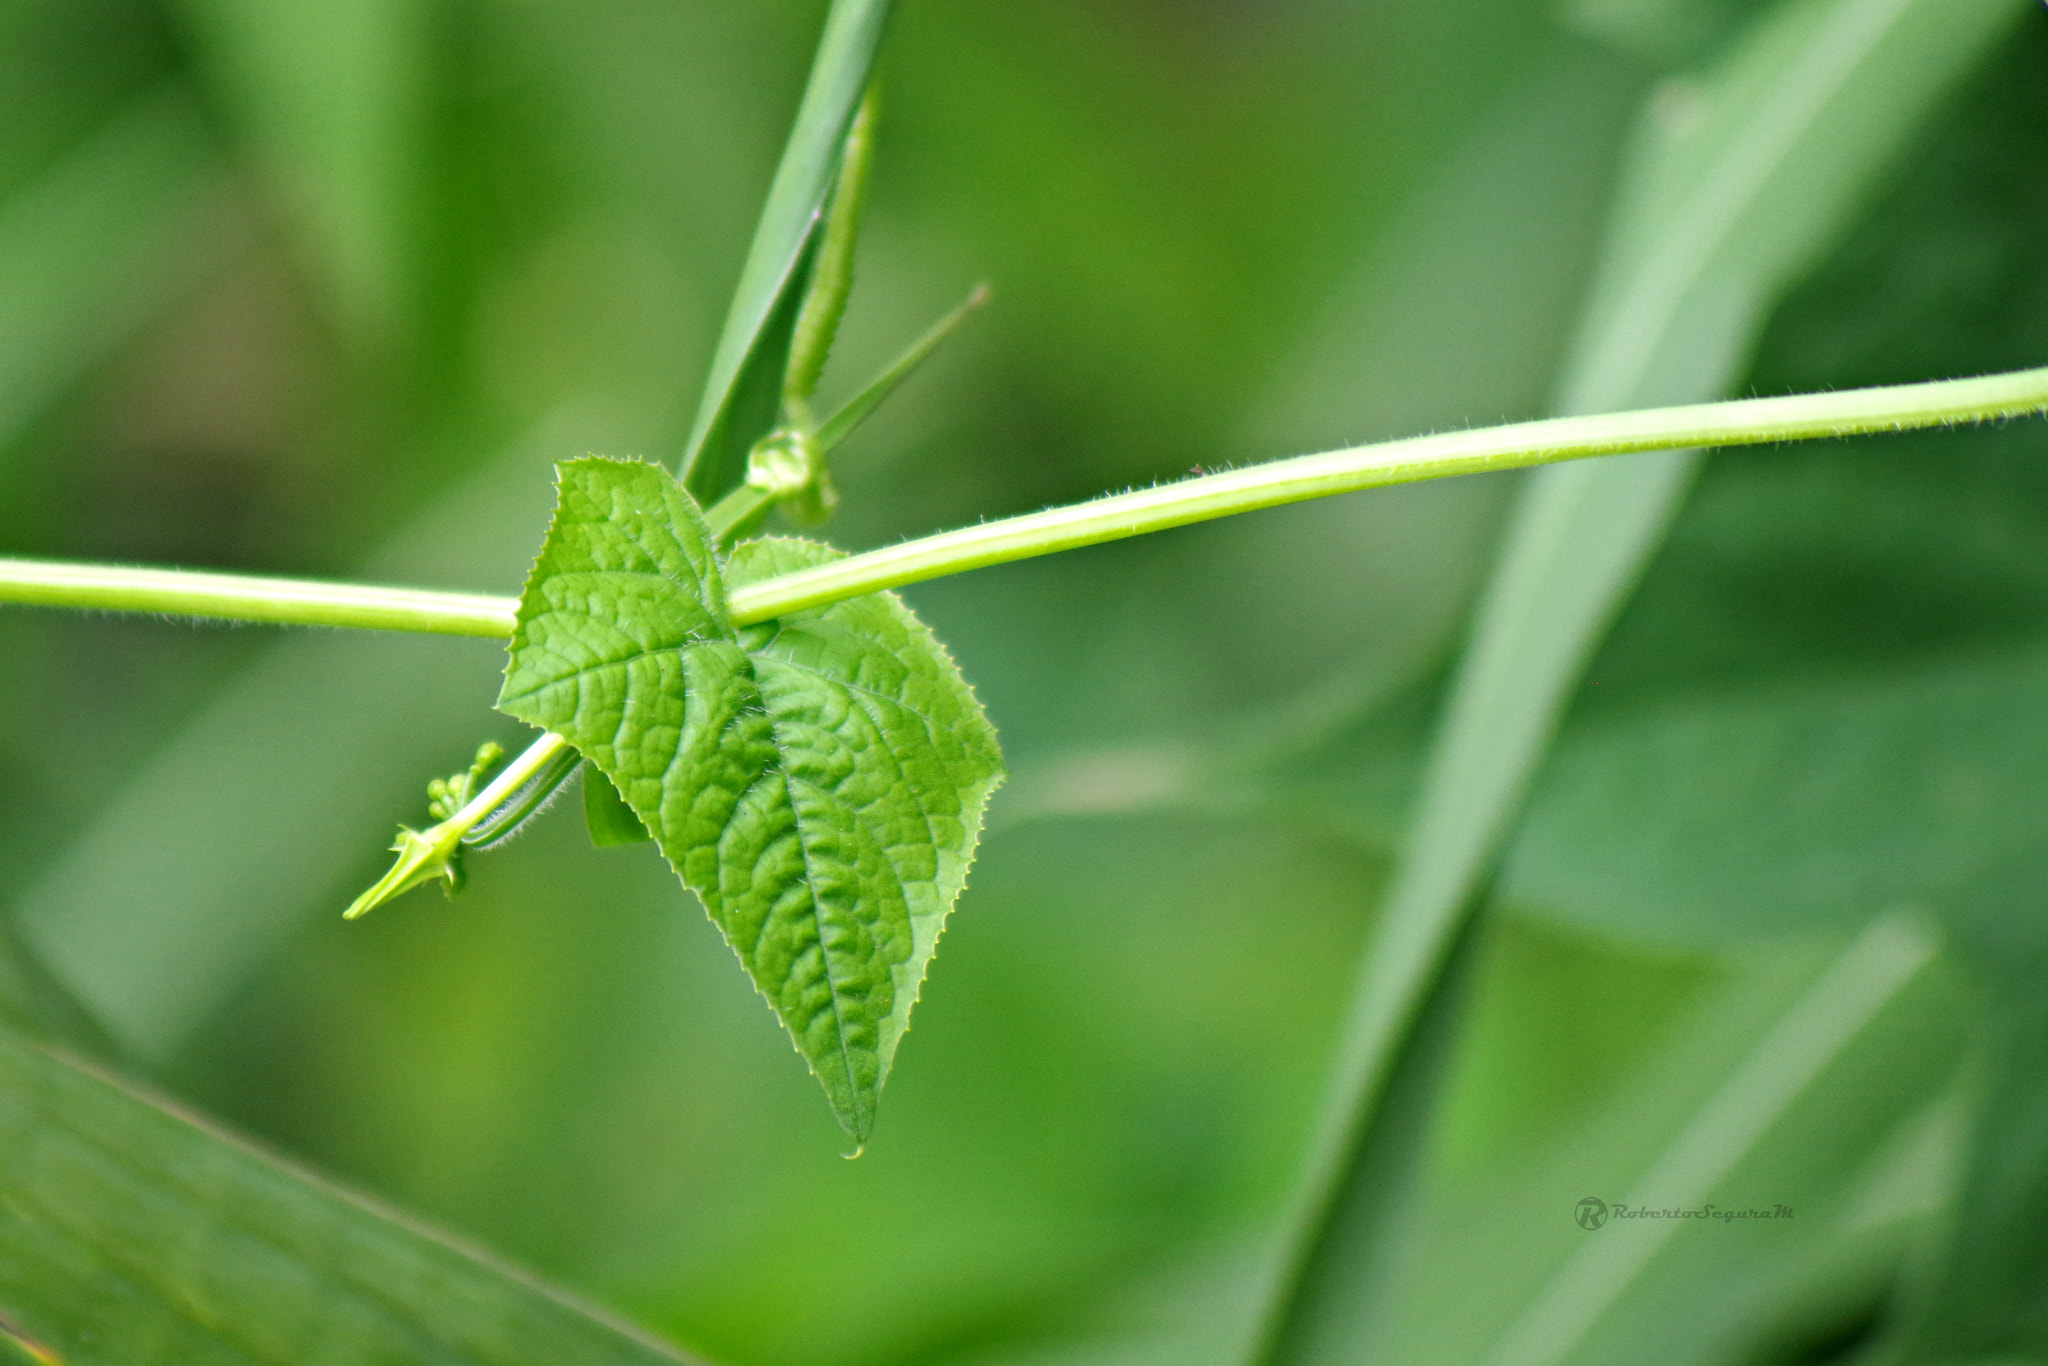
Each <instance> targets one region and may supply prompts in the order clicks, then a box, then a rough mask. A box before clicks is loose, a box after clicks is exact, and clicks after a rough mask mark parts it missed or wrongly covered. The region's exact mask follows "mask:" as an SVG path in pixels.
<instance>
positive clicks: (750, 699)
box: [499, 460, 1002, 1143]
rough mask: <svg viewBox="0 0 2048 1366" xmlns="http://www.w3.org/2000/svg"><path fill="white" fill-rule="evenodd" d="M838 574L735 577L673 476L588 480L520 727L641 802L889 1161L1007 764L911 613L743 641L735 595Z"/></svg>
mask: <svg viewBox="0 0 2048 1366" xmlns="http://www.w3.org/2000/svg"><path fill="white" fill-rule="evenodd" d="M837 557H838V556H837V552H835V551H832V550H829V549H827V548H825V547H823V546H818V545H813V544H810V543H807V542H803V541H792V540H779V539H778V540H766V541H754V542H749V543H746V544H744V545H741V546H739V547H737V548H736V549H735V550H734V551H733V554H732V558H731V563H730V565H729V567H721V566H720V565H719V563H718V561H717V557H716V555H715V553H714V552H713V550H712V541H711V537H710V533H709V532H708V531H707V530H706V528H705V526H704V520H703V517H702V514H701V513H700V512H699V511H698V509H697V506H696V504H695V503H694V502H693V501H692V500H691V498H690V496H689V494H688V493H687V492H686V491H685V490H684V489H683V488H682V486H681V485H680V484H679V483H677V482H676V481H675V480H674V479H672V478H670V477H669V476H668V474H667V473H666V472H665V471H663V470H661V469H659V468H657V467H655V466H652V465H645V464H638V463H634V462H626V461H610V460H579V461H573V462H570V463H567V464H564V465H562V466H561V467H560V505H559V506H558V508H557V510H556V514H555V520H554V524H553V525H552V526H551V527H550V528H549V531H548V538H547V542H546V544H545V545H544V546H543V548H542V550H541V554H540V558H539V560H538V562H537V563H536V564H535V566H534V572H533V576H532V578H531V579H530V580H529V582H528V584H527V588H526V592H525V595H524V596H523V597H522V598H521V600H520V608H519V629H518V632H517V633H516V634H515V635H514V637H513V641H512V646H511V664H510V666H509V667H508V669H507V670H506V676H505V687H504V692H503V694H502V696H501V697H500V699H499V706H500V708H501V709H503V710H504V711H506V712H508V713H510V714H511V715H513V716H516V717H518V718H520V719H521V720H524V721H528V722H530V723H532V724H534V725H537V726H544V727H546V728H547V729H548V730H550V731H553V732H554V733H556V734H558V735H561V736H562V737H563V738H565V739H567V740H568V741H569V742H570V743H571V744H572V745H574V746H575V747H576V748H577V750H578V751H580V752H581V753H582V754H583V755H584V757H585V758H587V759H589V760H590V761H591V762H592V763H593V764H595V765H596V766H597V768H598V769H599V770H600V771H601V772H602V773H603V774H604V775H605V776H606V777H607V778H609V779H610V780H611V781H612V782H613V783H614V784H616V785H617V787H618V789H619V792H620V794H621V795H623V796H624V797H625V799H626V802H627V804H628V805H629V806H631V807H632V809H633V811H634V813H635V814H636V815H637V816H638V817H639V818H640V819H641V821H642V822H644V823H645V824H646V826H647V828H648V829H649V830H650V831H652V832H653V834H654V838H655V841H656V842H657V843H658V844H659V845H660V846H661V850H662V853H663V854H664V855H665V856H666V857H667V858H668V861H669V863H670V865H671V866H672V867H673V868H674V869H675V870H676V873H677V875H678V876H680V877H681V878H682V880H683V883H684V885H685V886H687V887H689V888H690V889H691V890H692V891H694V892H696V893H697V895H698V896H699V897H700V898H701V899H702V900H703V902H704V906H705V909H706V910H707V911H708V912H709V913H710V916H711V919H712V920H713V921H714V922H715V923H716V924H717V925H718V927H719V929H720V931H721V932H722V933H723V934H724V935H725V938H726V942H727V943H729V944H730V945H731V946H732V948H733V950H734V952H736V953H737V954H738V955H739V957H740V961H741V962H742V963H743V964H745V966H746V969H747V972H748V973H749V975H751V976H752V977H753V979H754V984H755V985H756V986H757V987H758V988H760V990H761V993H762V994H763V995H764V996H766V997H767V998H768V1001H769V1004H770V1005H771V1006H773V1007H774V1009H775V1012H776V1014H777V1015H779V1016H780V1017H781V1018H782V1021H783V1023H784V1024H785V1025H786V1026H787V1027H788V1028H789V1031H790V1034H791V1036H792V1037H793V1038H794V1039H795V1041H796V1045H797V1049H798V1051H799V1052H801V1053H802V1054H803V1055H804V1058H805V1060H806V1061H808V1062H809V1063H810V1065H811V1070H812V1071H813V1072H814V1073H815V1074H816V1075H817V1077H818V1080H819V1081H820V1082H821V1083H822V1084H823V1085H824V1087H825V1093H826V1095H827V1097H828V1098H829V1099H830V1101H831V1103H832V1108H833V1110H834V1112H835V1113H836V1114H837V1115H838V1117H839V1121H840V1123H841V1124H843V1125H845V1127H846V1128H847V1130H848V1131H849V1132H850V1133H852V1134H853V1135H854V1137H855V1138H856V1139H857V1140H858V1141H860V1142H863V1143H865V1142H866V1141H867V1138H868V1135H869V1134H870V1133H871V1132H872V1130H873V1126H874V1108H875V1099H876V1096H877V1095H878V1094H879V1092H880V1090H881V1087H882V1083H883V1081H884V1080H885V1079H886V1078H887V1077H888V1073H889V1065H890V1063H891V1061H892V1060H893V1058H894V1056H895V1052H896V1046H897V1043H898V1041H899V1040H900V1039H901V1038H902V1035H903V1031H904V1029H905V1028H907V1027H908V1024H909V1020H910V1009H911V1006H912V1005H913V1004H914V1003H915V1001H916V999H917V993H918V989H919V986H920V985H921V983H922V982H923V980H924V974H925V969H926V967H927V965H928V964H929V963H930V961H931V956H932V950H933V948H934V947H935V946H936V944H937V942H938V937H939V932H940V930H941V929H942V928H943V927H944V924H945V919H946V915H947V913H948V911H950V910H951V908H952V905H953V901H954V899H955V898H956V897H957V896H958V895H959V893H960V888H961V887H962V885H963V884H964V883H965V881H966V877H967V867H968V863H969V862H970V860H971V858H972V855H973V851H974V845H975V841H976V840H977V838H978V837H979V834H980V829H981V815H982V810H983V808H984V806H985V805H986V803H987V800H988V795H989V793H990V792H991V791H992V790H993V789H994V788H995V785H996V783H997V782H998V781H999V780H1000V778H1001V775H1002V761H1001V754H1000V752H999V750H998V749H997V747H996V741H995V734H994V731H993V730H992V729H991V728H990V726H989V724H988V722H987V720H986V719H985V718H984V717H983V715H982V713H981V708H980V706H979V704H978V703H977V702H976V701H975V700H974V695H973V693H972V692H971V691H970V690H969V689H968V688H967V685H966V684H965V683H964V682H963V681H962V680H961V678H960V675H959V672H958V671H957V670H956V669H955V668H954V666H953V663H952V660H951V659H950V658H949V657H948V656H947V655H946V652H945V650H944V649H943V648H942V647H941V646H940V645H939V644H938V642H937V641H936V640H934V639H933V638H932V635H931V633H930V632H929V631H927V630H926V629H925V628H924V626H923V625H922V624H921V623H919V622H918V620H917V619H916V618H915V617H914V616H912V615H911V613H910V611H909V609H908V608H906V607H904V606H903V604H902V603H901V602H900V601H898V600H897V599H896V598H895V597H893V596H892V595H889V594H875V595H871V596H869V597H864V598H857V599H854V600H852V601H850V602H843V603H838V604H835V605H833V606H830V607H826V608H823V609H818V610H813V611H805V612H797V613H792V614H790V615H788V616H785V617H781V618H777V619H775V620H772V621H767V622H762V623H760V624H758V625H754V626H749V627H747V628H745V629H744V630H737V629H735V628H734V626H733V625H732V622H731V618H730V616H729V614H728V612H727V609H726V583H727V579H728V577H729V578H730V581H731V583H732V584H733V586H735V587H737V586H741V585H744V584H748V583H752V582H756V581H758V580H761V579H764V578H768V577H772V576H774V575H776V574H781V573H787V572H791V571H794V570H797V569H803V568H809V567H811V566H814V565H818V564H823V563H826V562H828V561H830V560H832V559H835V558H837Z"/></svg>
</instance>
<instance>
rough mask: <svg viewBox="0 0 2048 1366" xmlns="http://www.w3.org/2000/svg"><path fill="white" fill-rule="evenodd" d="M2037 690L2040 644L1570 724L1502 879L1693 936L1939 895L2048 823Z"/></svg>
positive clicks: (2036, 837)
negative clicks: (2012, 651) (2042, 797)
mask: <svg viewBox="0 0 2048 1366" xmlns="http://www.w3.org/2000/svg"><path fill="white" fill-rule="evenodd" d="M2044 696H2048V653H2044V652H2043V651H2041V650H2040V649H2039V648H2036V649H2033V650H2029V651H2025V652H2022V653H2016V654H2012V655H2008V656H2006V657H2004V658H1996V657H1994V658H1989V659H1976V660H1964V661H1943V662H1941V663H1938V664H1935V665H1932V666H1923V667H1920V668H1915V669H1898V670H1888V671H1886V672H1885V673H1884V674H1880V675H1878V676H1877V677H1874V678H1869V677H1866V678H1855V679H1851V680H1844V681H1833V682H1827V681H1818V680H1813V681H1806V682H1802V683H1796V684H1793V683H1780V684H1776V685H1772V686H1764V687H1758V688H1754V689H1748V690H1745V691H1743V692H1741V693H1738V694H1735V695H1732V696H1727V697H1720V698H1713V699H1700V698H1693V699H1686V700H1677V701H1674V702H1672V703H1669V704H1666V705H1663V706H1653V707H1643V708H1641V709H1631V711H1630V712H1627V713H1624V714H1622V715H1620V716H1616V717H1614V718H1611V719H1609V720H1607V721H1605V722H1599V723H1595V722H1590V721H1589V722H1588V723H1587V724H1585V725H1584V726H1574V728H1573V731H1572V733H1571V735H1570V736H1569V737H1568V739H1567V740H1566V741H1565V742H1564V743H1563V744H1561V745H1560V746H1559V747H1558V750H1557V753H1556V755H1555V757H1554V759H1553V762H1552V763H1551V765H1550V767H1549V768H1547V769H1546V771H1545V773H1544V777H1543V781H1542V783H1541V784H1540V785H1539V787H1538V790H1537V793H1536V797H1535V800H1534V802H1533V803H1532V805H1531V808H1530V812H1529V817H1528V820H1527V822H1526V824H1525V825H1524V826H1523V828H1522V831H1521V834H1520V836H1519V838H1518V839H1517V840H1516V842H1515V845H1514V848H1513V851H1512V854H1511V856H1510V858H1509V861H1508V863H1507V865H1506V868H1505V869H1504V874H1503V884H1504V892H1505V894H1506V895H1507V896H1508V897H1509V898H1511V899H1512V900H1514V901H1515V902H1516V903H1517V904H1521V905H1527V906H1533V907H1538V908H1541V909H1543V910H1544V912H1545V913H1546V914H1549V915H1552V916H1554V917H1556V918H1560V919H1564V920H1568V921H1573V922H1576V923H1578V924H1581V925H1585V926H1588V927H1591V928H1595V929H1597V930H1599V931H1600V932H1602V933H1606V934H1620V935H1623V936H1633V937H1637V938H1640V939H1648V940H1652V941H1661V942H1664V943H1685V944H1723V943H1728V942H1730V941H1733V942H1737V943H1740V942H1742V941H1744V940H1748V941H1752V942H1754V941H1756V940H1761V939H1768V938H1771V937H1774V936H1786V935H1791V936H1797V935H1812V934H1816V933H1825V932H1832V931H1838V930H1843V929H1848V928H1853V927H1854V926H1855V925H1857V924H1859V923H1861V922H1862V921H1864V920H1867V919H1869V918H1870V917H1871V916H1873V915H1875V914H1876V913H1877V912H1879V911H1881V910H1883V909H1884V908H1886V907H1887V906H1897V905H1901V904H1907V905H1933V906H1937V907H1939V906H1941V905H1943V904H1944V903H1945V901H1946V900H1947V898H1949V897H1950V896H1952V895H1955V894H1956V893H1957V891H1958V889H1960V888H1962V887H1965V886H1967V885H1969V884H1970V883H1971V882H1972V881H1973V880H1974V879H1976V878H1977V877H1979V876H1981V875H1982V874H1983V872H1984V870H1986V869H1988V868H1991V867H1994V866H1996V865H1998V864H2000V863H2002V862H2004V861H2006V860H2008V859H2011V858H2015V857H2018V856H2019V855H2020V854H2022V853H2024V852H2025V851H2027V850H2029V849H2031V848H2033V847H2034V846H2036V845H2037V844H2040V843H2041V842H2043V841H2044V840H2048V811H2043V809H2042V807H2041V803H2040V801H2039V800H2038V794H2039V791H2040V786H2041V780H2042V774H2043V773H2048V714H2044V712H2043V709H2042V706H2041V701H2042V698H2043V697H2044Z"/></svg>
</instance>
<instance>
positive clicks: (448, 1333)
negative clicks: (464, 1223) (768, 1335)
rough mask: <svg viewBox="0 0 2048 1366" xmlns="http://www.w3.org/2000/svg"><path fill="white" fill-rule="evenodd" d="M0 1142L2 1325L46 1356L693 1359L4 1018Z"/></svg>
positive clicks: (637, 1363)
mask: <svg viewBox="0 0 2048 1366" xmlns="http://www.w3.org/2000/svg"><path fill="white" fill-rule="evenodd" d="M0 1153H5V1154H6V1157H5V1160H0V1324H6V1323H7V1322H8V1321H10V1320H11V1321H12V1324H13V1326H14V1327H15V1328H16V1330H17V1331H18V1333H19V1334H20V1335H22V1336H25V1337H27V1338H28V1339H29V1340H31V1341H33V1342H36V1343H39V1344H40V1345H41V1348H42V1349H43V1350H45V1351H46V1352H47V1353H48V1355H47V1356H46V1357H44V1358H41V1359H42V1360H46V1361H50V1362H61V1363H62V1364H63V1366H99V1364H100V1363H105V1366H151V1364H152V1363H163V1364H164V1366H171V1363H177V1366H185V1364H186V1363H196V1362H206V1363H209V1364H213V1363H218V1364H219V1366H258V1364H259V1363H276V1364H277V1366H285V1363H291V1366H311V1364H312V1363H326V1362H331V1363H337V1364H338V1363H343V1362H346V1363H348V1366H379V1364H380V1363H388V1364H389V1366H399V1363H405V1364H406V1366H416V1364H417V1363H426V1362H432V1363H436V1364H437V1366H440V1364H444V1363H445V1366H456V1363H473V1364H474V1366H484V1364H485V1363H491V1364H492V1366H564V1363H576V1366H652V1363H658V1362H667V1363H674V1362H679V1361H682V1360H683V1358H682V1357H681V1356H680V1355H678V1354H677V1353H675V1352H673V1351H671V1350H670V1349H668V1348H666V1347H664V1346H661V1345H659V1344H657V1343H655V1342H653V1341H651V1340H649V1339H647V1338H645V1337H642V1336H641V1335H639V1334H637V1333H635V1332H633V1331H632V1330H631V1329H628V1328H625V1327H623V1326H621V1325H618V1324H615V1323H611V1322H607V1321H606V1320H604V1319H603V1318H601V1317H599V1316H597V1315H596V1314H595V1313H593V1312H592V1311H590V1310H588V1309H585V1308H583V1307H581V1306H578V1305H576V1304H574V1303H572V1302H570V1301H568V1300H566V1299H565V1298H563V1297H561V1296H560V1295H558V1294H557V1293H555V1292H553V1291H551V1290H548V1289H546V1288H544V1287H542V1286H540V1285H538V1284H536V1283H535V1282H534V1281H533V1280H531V1279H530V1278H528V1277H527V1276H525V1275H523V1274H521V1273H519V1272H516V1271H512V1270H508V1269H506V1268H503V1267H500V1266H497V1265H494V1264H492V1263H491V1262H489V1261H487V1260H485V1259H484V1258H482V1257H480V1256H479V1255H477V1254H476V1253H474V1252H471V1251H468V1250H465V1249H463V1248H460V1247H458V1246H455V1245H454V1244H452V1243H449V1242H447V1241H446V1240H444V1239H442V1238H441V1237H439V1236H437V1235H435V1234H433V1233H430V1232H428V1231H426V1230H424V1229H422V1228H420V1227H418V1226H416V1225H414V1224H412V1223H410V1222H409V1221H404V1220H401V1219H399V1218H398V1217H396V1216H394V1215H392V1214H390V1213H387V1212H386V1211H384V1210H381V1209H379V1208H377V1207H376V1206H374V1205H371V1204H369V1203H368V1202H365V1201H363V1200H361V1199H359V1198H357V1197H355V1196H352V1195H349V1194H346V1193H344V1192H342V1191H340V1190H337V1189H335V1188H334V1187H332V1186H329V1185H327V1184H325V1183H323V1182H321V1181H318V1180H315V1179H314V1178H312V1177H310V1176H307V1175H306V1174H304V1173H302V1172H299V1171H297V1170H294V1169H293V1168H291V1167H289V1166H287V1165H285V1164H283V1163H281V1162H278V1161H277V1160H276V1159H274V1158H270V1157H267V1156H264V1155H263V1154H261V1153H258V1152H256V1151H255V1150H253V1149H251V1148H249V1147H247V1146H245V1145H243V1144H241V1143H239V1142H237V1141H235V1140H234V1139H231V1138H229V1137H227V1136H226V1135H224V1134H222V1133H220V1132H218V1131H216V1130H213V1129H210V1128H208V1127H206V1126H204V1125H202V1124H200V1123H198V1122H196V1121H194V1120H192V1119H190V1118H188V1117H187V1116H185V1115H182V1114H180V1113H178V1112H176V1111H174V1110H171V1109H169V1108H167V1107H165V1106H163V1105H161V1104H159V1103H157V1102H154V1101H152V1100H150V1099H148V1098H146V1097H144V1096H142V1095H139V1094H137V1093H136V1092H134V1091H132V1090H130V1089H128V1088H127V1087H125V1086H123V1085H121V1084H120V1083H118V1082H115V1081H113V1080H112V1079H110V1078H108V1077H107V1076H105V1075H103V1074H101V1073H99V1072H97V1071H95V1070H93V1069H91V1068H89V1067H86V1066H84V1065H82V1064H80V1063H78V1062H76V1061H74V1060H72V1059H70V1058H68V1057H66V1056H64V1055H62V1054H59V1053H55V1052H53V1051H50V1050H48V1049H45V1048H43V1047H41V1046H39V1045H37V1044H34V1043H31V1042H29V1041H28V1040H26V1039H24V1038H23V1037H21V1036H20V1035H17V1034H15V1033H13V1032H12V1031H10V1030H6V1029H0ZM5 1346H6V1338H5V1337H0V1352H4V1349H5ZM32 1359H33V1358H32Z"/></svg>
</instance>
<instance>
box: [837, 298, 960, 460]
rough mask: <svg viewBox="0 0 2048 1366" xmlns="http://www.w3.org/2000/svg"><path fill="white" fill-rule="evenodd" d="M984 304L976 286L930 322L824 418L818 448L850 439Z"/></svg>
mask: <svg viewBox="0 0 2048 1366" xmlns="http://www.w3.org/2000/svg"><path fill="white" fill-rule="evenodd" d="M987 302H988V286H987V285H976V286H975V287H974V291H973V292H972V293H971V294H969V295H968V296H967V297H966V298H965V299H964V300H962V301H961V304H960V306H959V307H958V308H956V309H954V310H953V311H952V312H951V313H948V314H947V315H946V316H945V317H943V318H941V319H939V320H938V321H937V322H935V323H933V324H932V325H931V327H930V329H929V330H927V331H926V332H925V334H924V335H923V336H922V337H919V338H918V339H917V340H916V341H914V342H912V343H911V344H910V349H909V350H907V351H905V352H904V353H903V354H902V355H900V356H898V357H897V358H896V360H895V363H894V364H892V365H890V367H889V368H888V369H887V370H884V371H883V372H882V373H881V374H879V375H877V376H876V377H875V379H874V382H873V383H871V384H869V385H868V386H867V387H866V388H865V389H863V390H861V391H860V392H859V393H857V394H855V395H854V396H853V397H852V398H850V399H848V400H847V401H846V406H845V407H843V408H841V409H840V410H839V411H838V412H836V413H834V414H832V416H831V417H830V418H827V419H826V421H825V424H824V425H823V426H821V427H819V428H818V449H819V451H821V452H823V451H829V450H831V449H832V448H833V447H834V446H837V445H838V444H839V443H840V442H842V441H844V440H846V438H847V437H849V436H852V435H853V433H854V430H855V429H856V428H858V427H859V426H860V424H861V423H863V422H865V421H867V420H868V415H869V414H870V413H872V412H874V411H875V409H877V408H879V407H881V406H882V401H883V400H884V399H886V398H888V397H889V395H891V394H893V393H895V392H896V388H897V386H898V385H900V384H902V383H903V381H905V380H907V379H909V378H910V377H911V376H912V375H914V374H916V373H917V369H918V367H919V366H921V365H923V364H924V363H925V362H926V361H928V360H930V359H931V357H932V353H933V352H934V351H937V350H938V349H939V347H940V346H942V345H944V343H945V340H946V338H948V337H950V336H952V335H953V333H954V331H955V329H957V328H958V327H959V326H960V324H961V323H964V322H966V321H967V319H968V316H969V315H970V314H972V313H973V312H974V311H975V310H976V309H978V308H980V307H981V306H982V305H983V304H985V303H987Z"/></svg>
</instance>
